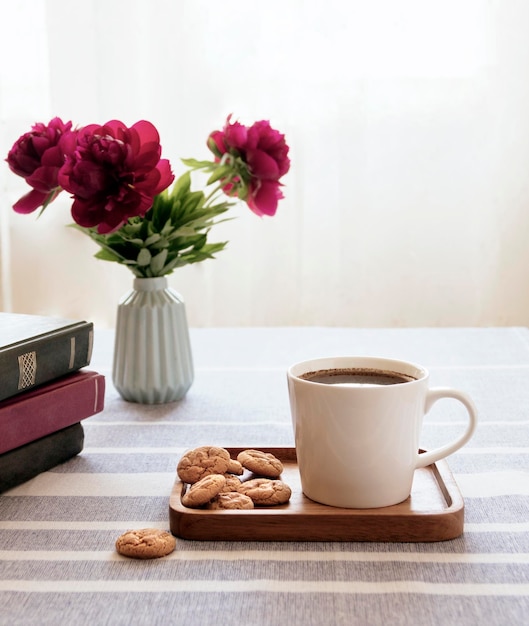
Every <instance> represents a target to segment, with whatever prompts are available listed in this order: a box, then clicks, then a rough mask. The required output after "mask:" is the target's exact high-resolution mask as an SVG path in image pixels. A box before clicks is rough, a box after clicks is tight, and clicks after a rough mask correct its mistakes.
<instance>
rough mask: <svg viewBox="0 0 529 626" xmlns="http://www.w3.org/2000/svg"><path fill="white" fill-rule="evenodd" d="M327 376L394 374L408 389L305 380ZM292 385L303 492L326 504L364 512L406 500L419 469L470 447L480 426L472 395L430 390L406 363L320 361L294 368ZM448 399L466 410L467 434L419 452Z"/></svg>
mask: <svg viewBox="0 0 529 626" xmlns="http://www.w3.org/2000/svg"><path fill="white" fill-rule="evenodd" d="M327 370H333V371H335V370H369V371H370V372H372V371H375V372H387V373H394V374H397V375H400V377H401V380H402V381H403V382H399V383H398V384H373V383H367V384H359V383H358V382H353V383H349V384H328V383H326V382H315V381H314V380H310V379H304V378H302V376H304V375H307V374H308V373H310V372H321V371H327ZM287 380H288V389H289V398H290V407H291V414H292V424H293V429H294V435H295V442H296V454H297V458H298V465H299V471H300V477H301V486H302V490H303V493H304V494H305V495H306V496H307V497H309V498H310V499H311V500H315V501H316V502H319V503H321V504H327V505H330V506H336V507H344V508H359V509H365V508H375V507H384V506H391V505H393V504H397V503H399V502H402V501H404V500H406V498H408V496H409V495H410V492H411V487H412V482H413V475H414V471H415V469H416V468H420V467H425V466H427V465H430V464H432V463H435V461H438V460H439V459H442V458H444V457H446V456H448V455H449V454H452V453H453V452H455V451H456V450H458V449H459V448H461V447H462V446H464V445H465V444H466V443H467V441H468V440H469V439H470V438H471V437H472V434H473V432H474V430H475V427H476V423H477V411H476V408H475V406H474V404H473V402H472V400H471V398H470V397H469V396H468V395H467V394H466V393H464V392H463V391H459V390H457V389H452V388H450V387H433V388H429V384H428V380H429V373H428V371H427V370H426V369H425V368H424V367H421V366H420V365H415V364H413V363H408V362H406V361H398V360H395V359H386V358H380V357H360V356H351V357H347V356H345V357H329V358H319V359H313V360H310V361H304V362H302V363H297V364H295V365H292V366H291V367H290V368H289V370H288V373H287ZM335 380H336V379H335ZM368 380H373V379H372V378H368ZM443 398H452V399H455V400H458V401H459V402H461V403H462V404H463V405H464V406H465V408H466V410H467V413H468V424H467V426H466V429H465V430H464V432H463V434H462V435H461V436H460V437H459V438H457V439H455V440H454V441H451V442H450V443H447V444H446V445H443V446H441V447H439V448H436V449H435V450H431V451H428V452H419V438H420V434H421V430H422V423H423V417H424V415H425V414H426V413H428V411H429V410H430V408H431V407H432V405H433V404H434V403H435V402H437V401H438V400H441V399H443Z"/></svg>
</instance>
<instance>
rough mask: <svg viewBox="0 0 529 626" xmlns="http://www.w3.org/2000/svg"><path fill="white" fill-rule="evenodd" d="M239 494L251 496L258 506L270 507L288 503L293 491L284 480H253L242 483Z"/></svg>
mask: <svg viewBox="0 0 529 626" xmlns="http://www.w3.org/2000/svg"><path fill="white" fill-rule="evenodd" d="M239 493H243V494H244V495H246V496H249V497H250V498H251V499H252V500H253V503H254V504H255V505H256V506H270V505H274V504H285V502H288V501H289V500H290V496H291V495H292V490H291V489H290V487H289V486H288V485H287V484H286V483H284V482H283V481H282V480H272V479H270V478H253V479H252V480H247V481H245V482H243V483H241V486H240V487H239Z"/></svg>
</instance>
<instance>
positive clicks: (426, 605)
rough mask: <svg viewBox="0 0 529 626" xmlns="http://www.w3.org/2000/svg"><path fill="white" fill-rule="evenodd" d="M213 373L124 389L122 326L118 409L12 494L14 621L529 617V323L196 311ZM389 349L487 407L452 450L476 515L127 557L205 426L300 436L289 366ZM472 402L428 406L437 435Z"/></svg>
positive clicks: (105, 340) (105, 366) (0, 504)
mask: <svg viewBox="0 0 529 626" xmlns="http://www.w3.org/2000/svg"><path fill="white" fill-rule="evenodd" d="M191 340H192V345H193V352H194V360H195V369H196V378H195V382H194V384H193V386H192V388H191V390H190V391H189V393H188V395H187V397H186V398H185V399H184V400H183V401H182V402H180V403H175V404H169V405H162V406H141V405H135V404H130V403H126V402H124V401H122V400H121V399H120V398H119V396H118V395H117V393H116V392H115V390H114V389H113V387H112V383H111V372H110V368H111V358H112V356H111V355H112V334H111V333H110V332H108V331H97V332H96V338H95V353H94V357H93V361H92V368H93V369H97V370H98V371H100V372H101V373H103V374H106V375H107V395H106V408H105V411H104V412H103V413H101V414H99V415H97V416H94V417H92V418H90V419H88V420H86V421H85V422H84V425H85V448H84V451H83V452H82V454H80V455H79V456H78V457H76V458H75V459H72V460H71V461H69V462H68V463H65V464H63V465H62V466H59V467H57V468H56V469H54V470H53V471H50V472H47V473H44V474H41V475H40V476H38V477H36V478H35V479H33V480H31V481H29V482H27V483H25V484H24V485H21V486H19V487H17V488H15V489H12V490H11V491H9V492H6V493H4V494H3V495H1V496H0V559H1V562H0V623H1V624H6V625H9V626H15V625H16V624H39V625H43V624H50V625H51V624H53V625H54V626H56V625H58V624H76V625H81V624H93V625H97V626H101V625H103V624H112V625H114V624H124V625H125V624H126V625H128V626H130V625H132V624H187V625H194V624H200V625H202V626H208V625H210V624H211V625H215V626H219V625H221V624H230V625H234V624H244V625H245V626H246V625H247V626H259V625H261V624H263V625H264V624H267V625H272V624H277V625H280V624H281V625H288V626H295V625H297V624H299V625H304V626H310V625H316V624H318V625H320V624H344V625H345V624H347V625H354V624H361V625H362V626H364V625H366V624H402V625H408V626H409V625H414V624H417V625H421V626H425V625H429V624H432V625H439V624H458V625H464V626H467V625H469V626H470V625H471V624H472V625H474V624H475V625H479V626H483V625H500V624H501V625H503V624H505V625H507V624H511V625H512V624H527V623H529V330H527V329H525V328H491V329H387V330H386V329H382V330H381V329H369V330H361V329H336V328H288V329H287V328H275V329H272V328H270V329H196V330H192V332H191ZM337 354H376V355H383V356H390V357H397V358H403V359H407V360H412V361H416V362H419V363H421V364H423V365H425V366H426V367H428V368H429V369H430V372H431V379H432V384H433V385H449V386H457V387H460V388H462V389H464V390H466V391H468V392H469V393H470V394H471V395H472V396H473V398H474V400H475V403H476V405H477V407H478V410H479V413H480V423H479V427H478V429H477V432H476V434H475V435H474V437H473V439H472V440H471V442H470V443H469V444H467V446H466V447H465V448H464V449H463V450H461V451H459V452H458V453H456V454H454V455H452V456H451V457H449V459H448V464H449V467H450V468H451V470H452V472H453V474H454V476H455V479H456V481H457V483H458V485H459V487H460V490H461V492H462V494H463V497H464V499H465V532H464V534H463V535H462V536H461V537H459V538H457V539H454V540H450V541H447V542H438V543H398V544H396V543H356V542H337V543H333V542H318V543H309V542H302V541H300V542H274V541H272V542H227V541H189V540H182V539H178V541H177V549H176V551H175V552H174V553H173V554H171V555H170V556H169V557H167V558H164V559H161V560H153V561H136V560H129V559H126V558H123V557H120V556H119V555H117V554H116V552H115V551H114V541H115V539H116V538H117V536H118V535H120V534H121V533H122V532H124V531H125V530H127V529H128V528H142V527H146V526H156V527H160V528H168V527H169V520H168V500H169V494H170V492H171V488H172V486H173V483H174V479H175V466H176V462H177V460H178V458H179V457H180V455H181V453H182V452H183V451H184V450H185V449H187V448H190V447H194V446H197V445H204V444H220V445H225V446H254V447H258V446H262V447H265V446H274V445H280V446H292V445H293V435H292V430H291V423H290V415H289V407H288V397H287V391H286V376H285V370H286V368H287V366H288V365H289V364H291V363H293V362H295V361H298V360H302V359H305V358H311V357H314V356H327V355H337ZM461 423H462V416H461V414H460V413H458V409H457V405H453V404H452V403H450V402H446V403H441V405H440V406H439V408H438V409H435V410H434V411H433V412H432V414H431V415H430V416H429V418H428V419H427V421H426V424H425V427H424V437H423V439H424V441H423V442H421V443H422V445H423V447H426V448H428V447H430V448H431V447H432V446H435V445H438V444H440V443H442V442H444V441H446V440H447V438H449V437H450V438H451V437H452V436H453V435H455V433H456V432H457V431H458V429H460V428H461Z"/></svg>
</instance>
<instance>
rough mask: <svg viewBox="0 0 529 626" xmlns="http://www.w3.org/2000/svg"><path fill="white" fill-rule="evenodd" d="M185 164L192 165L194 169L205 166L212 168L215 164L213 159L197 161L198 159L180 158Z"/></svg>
mask: <svg viewBox="0 0 529 626" xmlns="http://www.w3.org/2000/svg"><path fill="white" fill-rule="evenodd" d="M180 160H181V161H182V163H183V164H184V165H187V167H191V168H192V169H194V170H201V169H204V168H210V167H212V166H215V163H213V162H212V161H197V159H180Z"/></svg>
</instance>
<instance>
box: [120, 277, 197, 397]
mask: <svg viewBox="0 0 529 626" xmlns="http://www.w3.org/2000/svg"><path fill="white" fill-rule="evenodd" d="M193 377H194V373H193V358H192V353H191V343H190V341H189V330H188V326H187V317H186V310H185V304H184V301H183V299H182V297H181V296H180V294H179V293H177V292H176V291H175V290H174V289H172V288H171V287H169V286H168V283H167V278H166V277H165V276H162V277H158V278H135V279H134V285H133V289H132V291H130V292H129V293H127V294H126V295H125V296H124V297H123V298H122V299H121V301H120V302H119V304H118V313H117V321H116V338H115V344H114V364H113V370H112V380H113V383H114V386H115V387H116V389H117V390H118V391H119V393H120V394H121V396H122V397H123V398H124V399H125V400H129V401H131V402H140V403H143V404H161V403H165V402H174V401H176V400H180V399H181V398H183V397H184V396H185V394H186V393H187V390H188V389H189V388H190V387H191V384H192V382H193Z"/></svg>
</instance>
